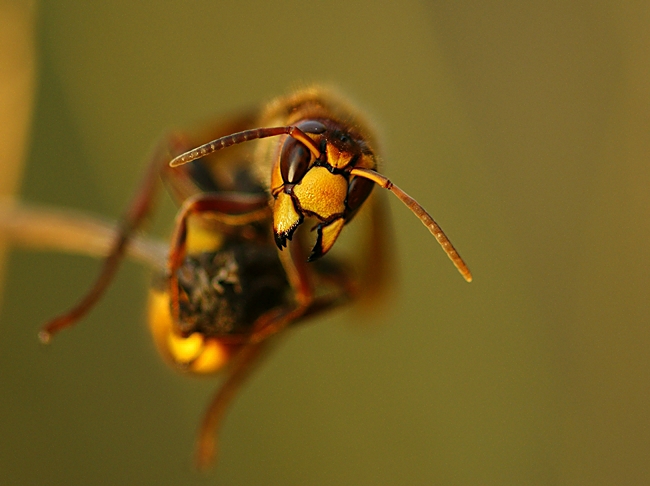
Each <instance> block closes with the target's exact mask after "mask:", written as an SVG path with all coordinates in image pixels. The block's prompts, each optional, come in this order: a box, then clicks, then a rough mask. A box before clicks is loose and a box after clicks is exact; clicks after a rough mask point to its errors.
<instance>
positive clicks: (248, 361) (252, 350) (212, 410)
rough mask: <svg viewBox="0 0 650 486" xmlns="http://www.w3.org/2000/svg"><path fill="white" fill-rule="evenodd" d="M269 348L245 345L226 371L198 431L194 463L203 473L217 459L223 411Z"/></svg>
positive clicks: (264, 344) (264, 343)
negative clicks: (218, 436) (218, 435)
mask: <svg viewBox="0 0 650 486" xmlns="http://www.w3.org/2000/svg"><path fill="white" fill-rule="evenodd" d="M268 344H269V343H268V341H266V342H260V343H255V344H248V345H245V346H244V347H242V349H241V351H240V352H239V353H238V354H237V356H236V357H235V361H234V362H233V363H232V365H231V367H230V368H229V369H228V371H227V375H226V376H225V378H224V381H223V383H222V384H221V386H220V387H219V388H218V390H217V392H216V393H215V395H214V397H213V398H212V401H211V402H210V405H209V406H208V408H207V410H206V411H205V414H204V416H203V420H202V422H201V426H200V428H199V433H198V437H197V443H196V459H195V461H196V467H197V468H198V469H200V470H205V469H207V468H208V467H209V466H211V465H212V464H213V463H214V462H215V460H216V458H217V455H218V445H217V441H218V438H217V434H218V431H219V427H220V425H221V423H222V421H223V418H224V416H225V414H226V411H227V410H228V407H229V405H230V403H231V402H232V401H233V399H234V398H235V396H236V395H237V392H238V391H239V390H240V388H241V386H242V385H243V384H244V382H245V381H246V379H247V378H248V377H249V376H250V373H251V372H252V371H253V368H254V367H255V365H257V364H259V362H260V360H261V358H262V356H263V354H264V351H265V350H266V349H267V348H268Z"/></svg>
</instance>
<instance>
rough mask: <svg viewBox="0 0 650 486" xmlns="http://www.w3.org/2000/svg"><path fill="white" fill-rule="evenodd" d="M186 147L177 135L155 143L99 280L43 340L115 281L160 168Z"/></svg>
mask: <svg viewBox="0 0 650 486" xmlns="http://www.w3.org/2000/svg"><path fill="white" fill-rule="evenodd" d="M184 148H185V146H184V145H183V143H182V142H181V138H180V137H174V136H170V137H165V139H163V142H162V143H160V144H158V145H157V146H156V148H155V149H154V152H153V154H152V156H151V158H150V162H149V165H148V167H147V170H146V172H145V175H144V177H143V178H142V182H141V183H140V185H139V186H138V190H137V192H136V194H135V197H134V198H133V200H132V201H131V203H130V204H129V206H128V208H127V211H126V213H125V214H124V216H123V217H122V220H121V223H120V225H119V228H118V232H117V235H116V237H115V240H114V241H113V244H112V246H111V249H110V251H109V253H108V256H107V257H106V259H105V260H104V264H103V265H102V269H101V271H100V273H99V276H98V277H97V280H95V283H94V284H93V286H92V287H91V288H90V290H89V291H88V292H87V293H86V295H85V296H84V297H83V298H82V299H81V300H80V301H79V303H78V304H77V305H76V306H74V307H73V308H72V309H70V310H68V311H67V312H65V313H64V314H61V315H59V316H57V317H56V318H54V319H52V320H51V321H50V322H48V323H47V324H46V325H45V326H44V327H43V329H42V330H41V332H40V333H39V338H40V339H41V341H43V342H44V343H47V342H49V341H50V339H51V338H52V336H53V335H54V334H56V333H57V332H59V331H60V330H62V329H64V328H66V327H69V326H72V325H74V324H75V323H76V322H77V321H78V320H79V319H80V318H82V317H83V316H84V315H85V314H86V313H87V312H88V311H89V310H90V309H91V308H92V307H93V306H94V305H95V304H96V303H97V301H98V300H99V298H100V297H101V296H102V294H103V293H104V291H105V290H106V288H107V287H108V285H109V284H110V283H111V281H112V280H113V277H114V276H115V273H116V272H117V269H118V267H119V264H120V263H121V261H122V259H123V258H124V255H125V252H126V248H127V246H128V244H129V241H130V240H131V238H132V237H133V234H134V232H135V230H136V229H138V228H139V227H140V226H141V225H142V222H143V221H144V219H145V218H146V217H147V216H148V215H149V213H150V212H151V210H152V207H153V204H154V202H155V196H156V194H157V192H158V188H159V186H160V184H159V176H160V173H161V170H164V169H165V168H166V166H167V163H168V162H169V160H170V158H171V156H173V155H174V154H176V153H179V152H182V151H183V150H184Z"/></svg>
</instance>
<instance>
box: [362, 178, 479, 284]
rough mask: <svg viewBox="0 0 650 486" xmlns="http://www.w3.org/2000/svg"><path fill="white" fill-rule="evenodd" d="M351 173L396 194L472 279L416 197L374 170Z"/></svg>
mask: <svg viewBox="0 0 650 486" xmlns="http://www.w3.org/2000/svg"><path fill="white" fill-rule="evenodd" d="M350 174H351V175H354V176H359V177H363V178H365V179H370V180H371V181H373V182H374V183H375V184H378V185H380V186H381V187H383V188H384V189H388V190H389V191H390V192H392V193H393V194H395V195H396V196H397V197H398V198H399V200H400V201H402V202H403V203H404V204H405V205H406V206H407V207H408V208H409V209H410V210H411V211H412V212H413V214H415V215H416V216H417V217H418V218H419V219H420V221H422V224H423V225H424V226H426V227H427V228H428V229H429V231H430V232H431V234H432V235H433V236H434V237H435V238H436V240H438V243H440V246H442V249H443V250H444V251H445V253H446V254H447V256H448V257H449V258H450V259H451V261H452V262H453V264H454V266H455V267H456V268H457V269H458V271H459V272H460V274H461V275H462V276H463V278H464V279H465V280H467V281H468V282H471V281H472V273H471V272H470V271H469V268H467V265H466V264H465V262H464V261H463V259H462V258H461V257H460V255H459V254H458V252H457V251H456V249H455V248H454V245H452V244H451V241H449V238H447V235H445V233H444V231H442V228H441V227H440V226H439V225H438V223H436V222H435V221H434V220H433V218H432V217H431V215H430V214H429V213H427V212H426V211H425V209H424V208H423V207H422V206H420V204H419V203H418V202H417V201H416V200H415V199H413V198H412V197H411V196H409V195H408V194H406V193H405V192H404V191H402V190H401V189H400V188H399V187H397V186H396V185H395V184H393V183H392V182H391V181H390V179H388V178H387V177H384V176H383V175H381V174H379V173H377V172H375V171H374V170H371V169H361V168H354V169H352V170H351V171H350Z"/></svg>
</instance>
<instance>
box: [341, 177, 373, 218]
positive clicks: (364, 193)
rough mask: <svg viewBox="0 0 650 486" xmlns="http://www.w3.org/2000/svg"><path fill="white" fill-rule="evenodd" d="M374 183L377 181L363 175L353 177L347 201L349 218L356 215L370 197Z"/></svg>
mask: <svg viewBox="0 0 650 486" xmlns="http://www.w3.org/2000/svg"><path fill="white" fill-rule="evenodd" d="M374 185H375V183H374V182H373V181H371V180H369V179H365V178H363V177H353V178H352V180H350V185H349V186H348V197H347V199H346V202H345V204H346V206H347V208H348V211H349V212H348V215H347V216H346V217H347V218H348V219H350V218H351V217H352V216H354V214H355V213H356V212H357V210H358V209H359V208H360V207H361V205H362V204H363V202H364V201H365V200H366V199H368V196H369V195H370V191H372V188H373V187H374Z"/></svg>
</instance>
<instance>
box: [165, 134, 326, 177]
mask: <svg viewBox="0 0 650 486" xmlns="http://www.w3.org/2000/svg"><path fill="white" fill-rule="evenodd" d="M278 135H289V136H290V137H293V138H295V139H296V140H298V141H300V142H302V143H303V144H305V145H306V146H307V148H308V149H309V151H310V152H311V153H312V154H313V156H314V158H316V159H318V158H319V157H320V156H321V153H320V149H319V148H318V146H317V145H316V142H314V141H313V140H312V139H311V138H309V137H308V136H307V135H306V134H305V132H303V131H302V130H300V128H298V127H294V126H290V127H273V128H254V129H252V130H244V131H243V132H237V133H233V134H232V135H227V136H225V137H221V138H217V139H216V140H213V141H212V142H208V143H206V144H204V145H201V146H200V147H197V148H195V149H192V150H190V151H189V152H185V153H184V154H181V155H179V156H177V157H175V158H174V159H173V160H172V161H171V162H170V163H169V165H170V167H178V166H179V165H183V164H187V163H188V162H192V161H193V160H197V159H200V158H202V157H205V156H206V155H210V154H211V153H213V152H216V151H217V150H221V149H223V148H226V147H230V146H231V145H236V144H238V143H244V142H248V141H250V140H256V139H258V138H267V137H277V136H278Z"/></svg>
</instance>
